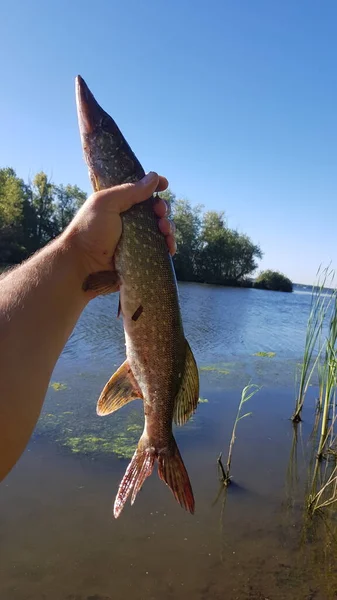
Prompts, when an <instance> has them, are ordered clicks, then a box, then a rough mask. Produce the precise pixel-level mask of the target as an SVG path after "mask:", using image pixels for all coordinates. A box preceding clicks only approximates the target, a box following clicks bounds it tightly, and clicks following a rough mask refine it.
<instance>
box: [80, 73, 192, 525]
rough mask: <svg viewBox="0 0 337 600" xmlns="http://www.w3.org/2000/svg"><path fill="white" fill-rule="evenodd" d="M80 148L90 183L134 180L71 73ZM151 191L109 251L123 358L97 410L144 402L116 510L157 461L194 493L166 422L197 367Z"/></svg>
mask: <svg viewBox="0 0 337 600" xmlns="http://www.w3.org/2000/svg"><path fill="white" fill-rule="evenodd" d="M76 92H77V106H78V116H79V124H80V131H81V138H82V145H83V149H84V155H85V158H86V161H87V164H88V167H89V175H90V178H91V181H92V183H93V186H94V189H95V190H98V189H105V188H108V187H111V186H113V185H116V184H121V183H125V182H134V181H138V180H139V179H141V178H142V177H143V176H144V170H143V168H142V167H141V165H140V163H139V161H138V160H137V158H136V157H135V155H134V154H133V152H132V150H131V148H130V147H129V145H128V144H127V142H126V140H125V139H124V137H123V135H122V133H121V132H120V130H119V129H118V127H117V125H116V124H115V122H114V121H113V120H112V119H111V117H110V116H109V115H107V113H105V112H104V111H103V110H102V108H101V107H100V106H99V105H98V104H97V102H96V100H95V99H94V97H93V95H92V94H91V92H90V91H89V89H88V87H87V85H86V84H85V82H84V81H83V79H82V78H80V77H78V78H77V81H76ZM153 201H154V199H153V198H150V199H149V200H147V201H145V202H143V203H141V204H138V205H135V206H133V207H132V208H131V209H130V210H128V211H127V212H125V213H123V214H122V215H121V217H122V225H123V233H122V236H121V239H120V242H119V244H118V246H117V249H116V253H115V266H116V272H117V275H118V283H119V288H120V312H121V315H122V317H123V324H124V330H125V339H126V361H125V362H124V363H123V365H121V367H120V368H119V369H118V370H117V371H116V373H114V375H113V376H112V377H111V379H110V380H109V381H108V383H107V384H106V386H105V388H104V389H103V391H102V394H101V396H100V398H99V400H98V404H97V412H98V414H99V415H107V414H110V413H112V412H114V411H115V410H117V409H118V408H120V407H122V406H124V405H125V404H126V403H127V402H130V401H132V400H133V399H135V398H142V399H143V403H144V415H145V422H144V431H143V434H142V436H141V438H140V440H139V444H138V448H137V450H136V452H135V454H134V456H133V458H132V460H131V462H130V464H129V466H128V468H127V471H126V473H125V475H124V478H123V480H122V482H121V484H120V487H119V490H118V493H117V497H116V501H115V506H114V514H115V516H116V517H117V516H119V514H120V512H121V511H122V509H123V507H124V504H125V502H126V500H127V498H128V496H129V495H130V494H132V495H131V503H133V502H134V500H135V497H136V495H137V493H138V491H139V490H140V488H141V487H142V485H143V483H144V480H145V478H146V477H148V476H149V475H150V474H151V472H152V470H153V466H154V463H155V461H158V473H159V476H160V478H161V479H163V480H164V481H165V483H167V485H168V486H169V487H170V488H171V490H172V492H173V494H174V496H175V498H176V499H177V500H178V502H179V503H180V504H181V505H182V506H184V507H185V508H186V509H187V510H189V511H190V512H192V513H193V512H194V498H193V493H192V489H191V485H190V482H189V478H188V474H187V472H186V469H185V466H184V463H183V461H182V459H181V456H180V453H179V450H178V447H177V445H176V442H175V439H174V437H173V434H172V422H173V420H175V422H176V423H177V424H180V425H182V424H184V423H185V422H186V421H187V420H188V419H189V417H190V416H191V414H192V413H193V412H194V410H195V409H196V407H197V403H198V396H199V382H198V371H197V367H196V364H195V360H194V357H193V354H192V352H191V350H190V347H189V345H188V343H187V341H186V339H185V335H184V330H183V325H182V320H181V314H180V308H179V300H178V291H177V284H176V278H175V273H174V268H173V264H172V259H171V257H170V255H169V253H168V251H167V246H166V242H165V240H164V237H163V235H162V234H161V233H160V231H159V229H158V219H157V218H156V216H155V214H154V210H153V206H152V204H153ZM107 277H109V272H108V273H105V272H103V273H99V274H94V275H93V276H91V279H90V282H91V283H89V284H87V289H89V288H90V287H91V286H93V287H94V288H95V289H98V288H99V285H100V281H102V288H105V289H106V285H107V284H106V281H107Z"/></svg>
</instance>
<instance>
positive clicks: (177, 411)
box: [173, 340, 199, 425]
mask: <svg viewBox="0 0 337 600" xmlns="http://www.w3.org/2000/svg"><path fill="white" fill-rule="evenodd" d="M198 400H199V373H198V367H197V364H196V362H195V358H194V356H193V352H192V350H191V348H190V345H189V343H188V342H187V340H186V358H185V368H184V372H183V374H182V379H181V385H180V388H179V392H178V394H177V396H176V399H175V402H174V413H173V418H174V422H175V423H176V425H184V423H186V421H188V419H189V418H190V417H191V416H192V415H193V413H194V411H195V410H196V408H197V406H198Z"/></svg>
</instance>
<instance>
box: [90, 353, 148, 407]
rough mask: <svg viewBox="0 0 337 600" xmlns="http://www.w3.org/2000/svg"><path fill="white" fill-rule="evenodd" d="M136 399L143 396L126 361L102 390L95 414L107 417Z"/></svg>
mask: <svg viewBox="0 0 337 600" xmlns="http://www.w3.org/2000/svg"><path fill="white" fill-rule="evenodd" d="M137 398H140V399H142V398H143V396H142V393H141V391H140V389H139V387H138V385H137V381H136V379H135V377H134V374H133V373H132V370H131V367H130V365H129V363H128V361H127V360H126V361H125V362H123V364H122V365H121V366H120V367H119V369H117V371H116V372H115V373H114V374H113V375H112V377H110V379H109V381H108V383H107V384H106V385H105V387H104V388H103V390H102V393H101V395H100V397H99V399H98V402H97V407H96V412H97V414H98V415H100V416H104V415H109V414H110V413H113V412H115V411H116V410H118V409H119V408H122V406H124V405H125V404H127V403H128V402H131V400H136V399H137Z"/></svg>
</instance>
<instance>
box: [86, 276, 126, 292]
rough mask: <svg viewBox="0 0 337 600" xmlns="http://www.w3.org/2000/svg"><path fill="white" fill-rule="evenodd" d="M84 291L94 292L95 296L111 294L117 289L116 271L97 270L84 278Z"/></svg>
mask: <svg viewBox="0 0 337 600" xmlns="http://www.w3.org/2000/svg"><path fill="white" fill-rule="evenodd" d="M82 289H83V291H84V292H94V293H95V294H96V296H102V295H105V294H112V293H113V292H117V291H118V289H119V279H118V275H117V273H116V271H97V272H96V273H91V274H90V275H88V277H87V278H86V279H85V280H84V282H83V285H82Z"/></svg>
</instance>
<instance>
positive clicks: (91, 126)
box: [75, 75, 106, 135]
mask: <svg viewBox="0 0 337 600" xmlns="http://www.w3.org/2000/svg"><path fill="white" fill-rule="evenodd" d="M75 89H76V105H77V114H78V122H79V126H80V131H81V134H82V135H88V134H90V133H92V132H93V131H94V130H95V129H96V127H98V126H99V125H100V124H101V123H102V119H103V118H104V116H105V115H106V112H105V111H104V110H103V108H101V107H100V105H99V104H98V102H97V100H96V99H95V97H94V96H93V94H92V93H91V91H90V90H89V88H88V86H87V84H86V83H85V81H84V79H83V78H82V77H81V75H77V77H76V80H75Z"/></svg>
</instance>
